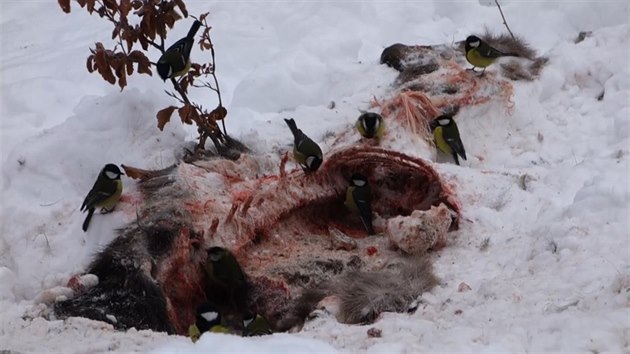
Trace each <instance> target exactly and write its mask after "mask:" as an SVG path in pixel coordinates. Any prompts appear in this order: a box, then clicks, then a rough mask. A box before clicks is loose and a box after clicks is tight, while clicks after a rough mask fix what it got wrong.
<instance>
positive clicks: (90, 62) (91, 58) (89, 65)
mask: <svg viewBox="0 0 630 354" xmlns="http://www.w3.org/2000/svg"><path fill="white" fill-rule="evenodd" d="M86 66H87V69H88V71H89V72H91V73H93V72H94V54H92V55H90V56H89V57H88V58H87V63H86Z"/></svg>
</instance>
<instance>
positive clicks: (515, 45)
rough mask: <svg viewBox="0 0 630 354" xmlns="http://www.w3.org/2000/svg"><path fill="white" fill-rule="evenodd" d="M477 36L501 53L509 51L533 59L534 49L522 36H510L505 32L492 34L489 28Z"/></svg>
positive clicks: (534, 55) (534, 56)
mask: <svg viewBox="0 0 630 354" xmlns="http://www.w3.org/2000/svg"><path fill="white" fill-rule="evenodd" d="M479 37H480V38H481V39H482V40H483V41H485V42H486V43H488V44H489V45H490V46H491V47H493V48H496V49H497V50H499V51H501V52H503V53H506V54H507V53H510V54H513V55H514V56H518V57H521V58H527V59H529V60H534V59H535V58H536V50H534V49H533V48H532V47H531V46H530V45H529V44H527V42H526V41H525V40H524V39H523V38H521V37H519V36H515V38H512V36H511V35H510V34H507V33H501V34H493V33H491V32H490V31H489V30H486V31H485V33H484V34H482V35H479Z"/></svg>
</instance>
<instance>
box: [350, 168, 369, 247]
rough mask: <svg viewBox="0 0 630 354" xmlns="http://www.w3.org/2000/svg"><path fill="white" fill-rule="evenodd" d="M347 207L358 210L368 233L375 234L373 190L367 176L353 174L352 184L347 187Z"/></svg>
mask: <svg viewBox="0 0 630 354" xmlns="http://www.w3.org/2000/svg"><path fill="white" fill-rule="evenodd" d="M344 204H345V205H346V207H347V208H348V209H350V210H352V211H354V212H358V213H359V216H360V217H361V222H363V226H364V227H365V230H366V231H367V233H368V235H374V234H375V232H374V227H373V226H372V191H371V190H370V185H369V184H368V181H367V178H365V177H364V176H362V175H360V174H354V175H352V179H351V181H350V186H348V189H346V201H345V203H344Z"/></svg>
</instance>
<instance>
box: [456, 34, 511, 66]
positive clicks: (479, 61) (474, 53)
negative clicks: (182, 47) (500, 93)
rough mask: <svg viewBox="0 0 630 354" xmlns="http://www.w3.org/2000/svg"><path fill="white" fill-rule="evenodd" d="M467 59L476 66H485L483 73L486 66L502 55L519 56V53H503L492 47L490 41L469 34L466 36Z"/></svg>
mask: <svg viewBox="0 0 630 354" xmlns="http://www.w3.org/2000/svg"><path fill="white" fill-rule="evenodd" d="M465 49H466V60H468V62H469V63H470V64H472V65H473V71H474V70H475V68H483V71H482V74H483V73H484V72H485V71H486V67H487V66H489V65H490V64H492V63H494V61H495V60H497V58H500V57H517V56H518V54H513V53H503V52H501V51H499V50H497V49H495V48H492V47H491V46H490V45H489V44H488V43H486V42H484V41H482V40H481V39H480V38H479V37H477V36H468V38H466V45H465Z"/></svg>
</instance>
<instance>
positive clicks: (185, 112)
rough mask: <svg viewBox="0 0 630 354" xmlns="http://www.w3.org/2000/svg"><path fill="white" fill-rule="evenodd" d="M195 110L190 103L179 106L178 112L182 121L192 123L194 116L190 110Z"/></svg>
mask: <svg viewBox="0 0 630 354" xmlns="http://www.w3.org/2000/svg"><path fill="white" fill-rule="evenodd" d="M193 110H194V108H193V107H192V106H191V105H190V104H189V103H187V104H185V105H184V106H182V107H180V108H179V110H178V111H177V112H178V113H179V118H181V120H182V123H186V124H192V117H191V114H190V112H191V111H193Z"/></svg>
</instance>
